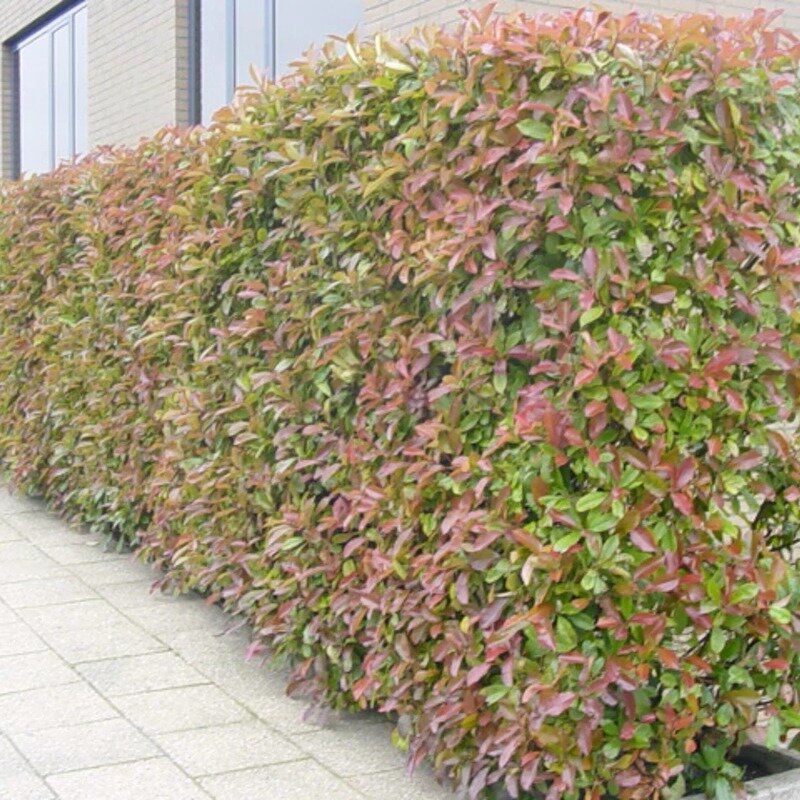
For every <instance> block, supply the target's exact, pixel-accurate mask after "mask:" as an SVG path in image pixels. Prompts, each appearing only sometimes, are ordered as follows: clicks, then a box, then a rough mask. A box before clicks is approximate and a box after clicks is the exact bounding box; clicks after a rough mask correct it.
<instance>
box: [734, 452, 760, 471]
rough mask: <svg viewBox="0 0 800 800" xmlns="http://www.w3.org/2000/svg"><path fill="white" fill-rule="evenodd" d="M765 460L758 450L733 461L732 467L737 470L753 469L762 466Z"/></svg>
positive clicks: (743, 454)
mask: <svg viewBox="0 0 800 800" xmlns="http://www.w3.org/2000/svg"><path fill="white" fill-rule="evenodd" d="M763 460H764V457H763V456H762V455H761V453H759V452H758V450H748V451H747V452H746V453H742V454H741V455H740V456H738V457H737V458H734V459H731V461H730V466H731V467H732V468H733V469H736V470H746V469H753V468H754V467H757V466H758V465H759V464H761V462H762V461H763Z"/></svg>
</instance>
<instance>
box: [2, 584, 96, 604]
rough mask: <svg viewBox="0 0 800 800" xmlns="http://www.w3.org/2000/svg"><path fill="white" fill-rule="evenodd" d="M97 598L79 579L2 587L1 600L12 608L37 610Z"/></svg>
mask: <svg viewBox="0 0 800 800" xmlns="http://www.w3.org/2000/svg"><path fill="white" fill-rule="evenodd" d="M94 597H97V595H96V594H95V592H93V591H92V590H91V589H90V588H89V587H88V586H87V585H86V584H85V583H82V582H81V581H79V580H78V579H77V578H74V577H69V578H37V579H36V580H31V581H21V582H19V583H9V584H6V585H5V586H0V600H2V601H3V602H4V603H5V604H6V605H7V606H9V607H10V608H37V607H38V606H53V605H61V604H62V603H67V602H70V601H76V600H91V599H92V598H94Z"/></svg>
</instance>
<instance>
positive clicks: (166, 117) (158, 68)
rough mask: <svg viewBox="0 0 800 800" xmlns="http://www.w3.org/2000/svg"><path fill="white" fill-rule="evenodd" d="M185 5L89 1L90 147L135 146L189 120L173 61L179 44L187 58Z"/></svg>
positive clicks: (180, 73) (180, 69)
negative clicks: (169, 125) (168, 125)
mask: <svg viewBox="0 0 800 800" xmlns="http://www.w3.org/2000/svg"><path fill="white" fill-rule="evenodd" d="M187 2H188V0H182V1H181V2H176V0H89V2H88V11H89V142H90V145H91V146H94V145H98V144H108V143H113V144H134V143H135V142H136V141H138V140H139V139H140V138H141V137H142V136H146V135H148V134H151V133H153V131H155V130H156V129H157V128H159V127H161V126H162V125H164V124H166V123H169V122H178V123H180V124H186V123H187V122H188V121H189V120H188V107H187V101H188V85H187V81H188V68H187V67H186V66H185V65H184V64H183V63H182V62H183V60H184V59H179V57H178V55H179V53H178V45H179V44H180V45H181V47H182V51H183V53H188V45H187V30H186V28H185V25H186V6H187ZM179 23H180V24H179ZM181 26H183V29H181ZM183 53H182V54H183Z"/></svg>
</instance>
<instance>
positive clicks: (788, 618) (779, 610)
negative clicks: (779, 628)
mask: <svg viewBox="0 0 800 800" xmlns="http://www.w3.org/2000/svg"><path fill="white" fill-rule="evenodd" d="M769 615H770V617H771V618H772V619H773V620H774V621H775V622H777V623H778V624H779V625H790V624H791V622H792V612H791V611H789V609H788V608H783V607H781V606H770V609H769Z"/></svg>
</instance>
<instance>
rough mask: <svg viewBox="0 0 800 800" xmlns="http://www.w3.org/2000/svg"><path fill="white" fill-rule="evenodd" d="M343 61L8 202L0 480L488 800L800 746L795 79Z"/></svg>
mask: <svg viewBox="0 0 800 800" xmlns="http://www.w3.org/2000/svg"><path fill="white" fill-rule="evenodd" d="M771 23H772V19H771V18H770V17H769V16H767V15H766V14H765V13H757V14H756V15H755V16H754V17H752V18H751V19H747V20H730V19H723V18H720V17H711V16H703V15H696V16H688V17H682V18H678V19H670V18H659V19H647V18H642V17H639V16H637V15H635V14H631V15H628V16H625V17H614V16H611V15H609V14H607V13H605V12H603V13H599V14H595V15H593V14H589V13H583V12H578V13H565V14H562V15H559V16H538V17H532V18H527V17H523V16H518V17H513V18H507V19H504V18H497V17H494V16H491V14H490V12H489V10H485V11H482V12H473V13H470V14H469V15H468V17H467V19H466V21H465V23H464V26H463V28H462V29H460V30H458V31H454V32H442V31H440V32H428V33H426V34H423V35H420V36H419V37H417V38H416V39H414V40H410V41H409V42H406V43H404V44H402V45H390V44H389V43H388V42H387V41H386V40H385V39H383V38H381V37H376V38H375V39H374V41H372V42H363V43H358V42H357V41H356V40H355V39H354V38H352V37H351V38H350V39H349V40H348V43H347V51H348V52H347V54H346V55H341V56H338V55H336V53H335V52H334V51H333V49H329V50H328V52H327V55H326V56H325V57H324V58H322V59H321V60H320V61H318V62H317V63H316V64H315V65H311V64H308V65H304V66H301V67H299V68H298V72H297V73H296V74H295V75H294V76H293V77H291V78H289V79H287V80H285V81H284V82H283V83H282V84H281V85H277V86H272V85H270V86H264V87H260V88H257V89H256V88H254V89H251V90H250V91H249V92H246V93H245V95H244V96H243V98H242V99H241V100H240V101H239V102H238V104H237V105H236V106H235V107H233V108H230V109H226V110H223V111H221V112H220V113H219V114H218V115H217V117H216V122H215V123H214V125H212V126H211V128H210V129H208V130H204V129H200V128H196V129H192V130H188V131H179V130H169V129H167V130H164V131H162V132H160V133H159V134H157V135H156V136H155V137H153V138H152V139H149V140H145V141H143V142H142V144H141V145H140V146H138V147H137V148H135V149H113V148H111V149H102V150H99V151H96V152H95V153H93V154H91V155H90V156H89V157H87V158H85V159H83V160H82V161H81V162H80V163H78V164H77V165H67V166H64V167H61V168H59V169H58V170H56V171H55V172H54V173H53V174H50V175H45V176H40V177H30V178H28V179H26V180H23V181H21V182H16V183H6V184H5V185H4V186H3V187H2V190H1V191H0V387H1V388H0V457H2V462H3V463H4V464H5V466H6V468H7V469H8V470H9V472H10V474H11V475H12V477H13V479H14V481H15V482H16V484H17V485H18V486H20V487H22V488H24V489H27V490H31V491H37V492H41V493H43V494H44V495H45V497H46V498H47V500H48V501H49V502H50V503H51V505H52V506H53V507H54V508H57V509H60V510H62V511H63V513H65V514H66V515H69V516H71V517H74V518H79V519H81V520H83V521H85V522H88V523H90V524H91V525H93V526H95V527H96V528H99V529H102V530H105V531H107V532H113V533H114V534H116V535H118V536H122V537H124V538H125V539H127V540H129V541H130V542H132V543H135V544H137V545H138V547H139V548H140V551H141V553H142V555H143V556H144V557H146V558H148V559H151V560H152V561H154V562H156V563H157V564H159V565H160V566H161V567H163V568H164V570H165V571H166V576H167V579H168V580H169V581H171V582H172V583H173V584H174V585H176V586H177V587H179V588H180V589H182V590H189V589H198V590H201V591H203V592H206V593H208V595H209V596H210V598H211V599H212V600H214V601H218V602H220V603H221V604H222V605H223V606H224V607H225V608H226V609H227V610H228V611H230V612H231V613H232V614H236V615H239V616H241V617H243V618H245V619H246V620H247V621H248V622H249V623H251V624H252V627H253V631H254V638H255V642H254V647H253V649H254V650H255V651H265V652H266V651H268V652H270V653H273V654H274V655H276V656H278V657H284V658H286V659H288V660H290V661H291V662H292V664H293V665H294V671H293V680H292V685H291V689H292V690H293V691H294V690H297V691H304V690H306V691H308V690H310V691H311V692H313V694H314V696H315V697H316V698H317V699H318V700H320V701H324V702H327V703H328V704H329V705H331V706H333V707H334V708H337V709H355V708H367V707H368V708H376V709H379V710H381V711H382V712H384V713H386V714H389V715H391V716H392V717H393V718H394V719H396V720H397V733H396V736H395V738H396V740H397V741H398V742H399V743H400V744H401V745H402V746H405V747H407V748H408V750H409V760H410V764H411V765H412V766H414V765H417V764H419V763H420V762H421V761H423V760H426V759H429V760H430V761H431V762H432V763H433V764H434V765H435V767H436V769H437V770H438V771H439V773H440V774H441V775H442V776H446V777H448V778H450V779H451V780H452V781H453V782H454V784H455V785H457V786H459V787H461V788H462V789H463V790H464V791H465V792H466V793H467V794H468V796H469V797H471V798H476V797H495V796H499V794H500V793H508V794H510V795H511V796H512V797H526V798H545V797H546V798H547V800H557V798H563V800H577V798H586V799H587V800H600V798H601V797H603V798H605V797H618V798H623V799H624V800H637V799H640V798H656V797H660V798H675V797H678V796H680V795H681V792H682V791H683V789H684V788H687V789H700V790H705V791H707V792H708V793H709V795H710V796H716V797H718V798H732V797H733V796H734V792H735V791H736V787H737V785H738V781H739V779H740V777H741V775H740V769H739V767H737V766H736V765H735V764H734V763H733V761H732V758H733V757H734V755H735V753H736V751H737V749H738V748H739V747H740V746H741V744H742V743H743V741H744V740H745V736H746V734H747V731H748V730H749V729H751V728H752V727H753V725H754V724H756V723H758V724H760V725H761V726H762V728H763V735H764V736H766V740H767V742H768V743H770V744H772V745H774V744H776V743H778V742H779V741H781V740H783V741H785V740H786V737H787V734H788V732H789V731H790V729H792V728H795V727H798V726H800V701H799V700H798V688H797V687H798V685H800V684H799V683H798V682H799V681H800V615H799V614H798V612H800V573H799V572H798V550H797V546H796V544H797V541H796V540H797V530H798V522H799V521H800V515H799V514H798V505H797V500H798V498H800V462H799V461H798V452H799V451H798V440H797V436H796V434H795V420H796V415H797V410H798V392H799V391H800V368H799V362H798V357H799V356H800V311H799V310H798V305H797V299H798V282H799V281H800V267H798V263H800V191H799V190H798V175H799V173H798V166H799V165H800V91H799V90H798V86H799V84H798V60H799V59H800V43H798V39H797V38H796V37H794V36H792V35H791V34H788V33H786V32H780V31H779V30H777V29H774V28H772V27H771Z"/></svg>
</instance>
